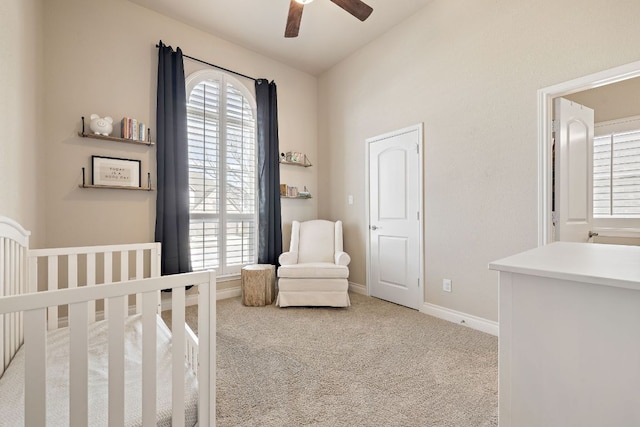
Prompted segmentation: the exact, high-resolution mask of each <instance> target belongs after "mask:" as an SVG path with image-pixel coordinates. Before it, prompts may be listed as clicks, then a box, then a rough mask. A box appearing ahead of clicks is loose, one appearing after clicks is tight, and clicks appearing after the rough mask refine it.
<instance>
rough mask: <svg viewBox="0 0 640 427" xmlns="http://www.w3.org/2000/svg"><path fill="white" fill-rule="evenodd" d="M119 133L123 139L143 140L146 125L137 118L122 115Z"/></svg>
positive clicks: (145, 133)
mask: <svg viewBox="0 0 640 427" xmlns="http://www.w3.org/2000/svg"><path fill="white" fill-rule="evenodd" d="M120 133H121V135H122V138H124V139H133V140H136V141H144V140H145V138H146V135H147V125H145V124H144V123H142V122H140V121H138V120H137V119H132V118H130V117H123V118H122V120H121V121H120Z"/></svg>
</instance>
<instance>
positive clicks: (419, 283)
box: [418, 278, 420, 287]
mask: <svg viewBox="0 0 640 427" xmlns="http://www.w3.org/2000/svg"><path fill="white" fill-rule="evenodd" d="M418 287H420V279H419V278H418Z"/></svg>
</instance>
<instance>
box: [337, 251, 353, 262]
mask: <svg viewBox="0 0 640 427" xmlns="http://www.w3.org/2000/svg"><path fill="white" fill-rule="evenodd" d="M335 261H336V265H349V263H350V262H351V257H350V256H349V254H348V253H346V252H336V254H335Z"/></svg>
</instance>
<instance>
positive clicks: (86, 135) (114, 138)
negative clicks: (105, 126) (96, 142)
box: [78, 116, 155, 145]
mask: <svg viewBox="0 0 640 427" xmlns="http://www.w3.org/2000/svg"><path fill="white" fill-rule="evenodd" d="M78 136H81V137H83V138H94V139H102V140H107V141H116V142H126V143H128V144H142V145H155V143H153V142H151V129H149V128H147V140H146V141H144V140H134V139H127V138H120V137H119V136H110V135H101V134H98V133H91V132H89V133H87V132H86V131H85V124H84V116H82V131H81V132H78Z"/></svg>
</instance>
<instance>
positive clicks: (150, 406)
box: [142, 292, 158, 427]
mask: <svg viewBox="0 0 640 427" xmlns="http://www.w3.org/2000/svg"><path fill="white" fill-rule="evenodd" d="M157 316H158V315H157V314H156V295H155V292H147V293H145V294H143V295H142V401H143V402H144V405H143V406H142V425H143V426H144V427H147V426H149V427H150V426H155V425H156V370H157V355H156V353H157V344H156V342H157V332H158V331H157V320H156V319H157Z"/></svg>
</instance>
